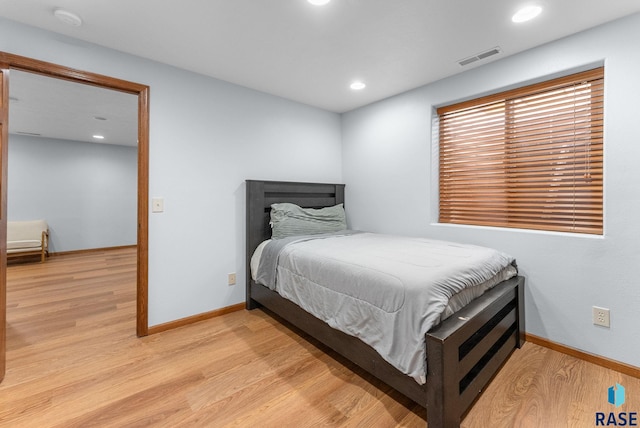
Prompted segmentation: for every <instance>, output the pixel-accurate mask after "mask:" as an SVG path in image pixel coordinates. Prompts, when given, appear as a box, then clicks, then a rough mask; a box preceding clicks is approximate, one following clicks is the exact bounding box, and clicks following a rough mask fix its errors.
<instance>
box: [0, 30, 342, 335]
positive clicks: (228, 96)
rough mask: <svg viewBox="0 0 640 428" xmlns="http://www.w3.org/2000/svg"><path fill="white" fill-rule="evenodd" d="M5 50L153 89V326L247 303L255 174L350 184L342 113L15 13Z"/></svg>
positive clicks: (1, 36) (1, 42) (4, 37)
mask: <svg viewBox="0 0 640 428" xmlns="http://www.w3.org/2000/svg"><path fill="white" fill-rule="evenodd" d="M0 51H5V52H9V53H14V54H18V55H23V56H27V57H32V58H36V59H39V60H44V61H49V62H53V63H56V64H61V65H64V66H69V67H73V68H78V69H81V70H86V71H91V72H96V73H101V74H105V75H109V76H113V77H117V78H121V79H125V80H129V81H134V82H138V83H142V84H146V85H149V86H150V88H151V91H150V103H151V105H150V172H149V180H150V189H149V191H150V196H151V197H164V198H165V212H164V213H161V214H151V213H150V214H149V215H150V218H149V325H157V324H160V323H164V322H168V321H172V320H175V319H179V318H183V317H187V316H191V315H194V314H199V313H202V312H206V311H211V310H215V309H218V308H222V307H225V306H229V305H233V304H236V303H240V302H242V301H244V282H245V275H244V246H245V245H244V240H245V238H244V237H245V231H244V228H245V209H244V207H245V192H244V190H245V188H244V180H245V179H273V180H291V181H323V182H340V181H342V165H341V162H340V158H341V136H340V116H339V115H337V114H334V113H329V112H326V111H323V110H320V109H316V108H312V107H309V106H305V105H302V104H298V103H294V102H291V101H287V100H284V99H281V98H277V97H274V96H271V95H266V94H264V93H260V92H257V91H253V90H250V89H247V88H243V87H240V86H236V85H233V84H230V83H226V82H223V81H220V80H216V79H212V78H208V77H205V76H202V75H198V74H195V73H190V72H187V71H184V70H181V69H178V68H175V67H170V66H167V65H163V64H159V63H156V62H152V61H148V60H145V59H142V58H138V57H134V56H131V55H127V54H123V53H121V52H117V51H114V50H110V49H106V48H102V47H99V46H96V45H92V44H89V43H85V42H81V41H78V40H74V39H71V38H68V37H64V36H61V35H57V34H54V33H50V32H47V31H42V30H38V29H35V28H31V27H27V26H24V25H22V24H18V23H15V22H12V21H8V20H5V19H0ZM197 54H198V55H200V54H203V53H197ZM230 272H236V273H237V282H238V284H237V285H236V286H233V287H229V286H228V285H227V274H228V273H230Z"/></svg>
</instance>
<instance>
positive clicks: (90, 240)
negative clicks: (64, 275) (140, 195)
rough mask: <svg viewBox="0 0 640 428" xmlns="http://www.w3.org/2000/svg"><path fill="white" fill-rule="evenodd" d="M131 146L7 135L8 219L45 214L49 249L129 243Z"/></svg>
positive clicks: (133, 190)
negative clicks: (48, 234)
mask: <svg viewBox="0 0 640 428" xmlns="http://www.w3.org/2000/svg"><path fill="white" fill-rule="evenodd" d="M137 161H138V154H137V149H136V148H135V147H125V146H115V145H108V144H91V143H82V142H77V141H65V140H54V139H48V138H38V137H28V136H22V135H10V136H9V188H8V219H9V220H34V219H40V218H42V219H45V220H46V221H47V223H48V224H49V233H50V237H49V239H50V251H53V252H58V251H73V250H82V249H89V248H104V247H115V246H120V245H135V243H136V223H137V190H138V180H137V168H138V167H137Z"/></svg>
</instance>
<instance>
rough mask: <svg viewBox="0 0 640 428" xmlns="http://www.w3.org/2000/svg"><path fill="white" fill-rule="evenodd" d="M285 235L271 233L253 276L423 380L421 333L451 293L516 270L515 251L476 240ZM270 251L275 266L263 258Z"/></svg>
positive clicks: (483, 285)
mask: <svg viewBox="0 0 640 428" xmlns="http://www.w3.org/2000/svg"><path fill="white" fill-rule="evenodd" d="M280 241H282V240H280ZM289 241H290V242H286V243H285V242H279V241H274V243H278V242H279V243H278V244H276V245H273V248H272V250H273V251H275V253H272V254H271V256H270V257H265V255H267V254H268V252H269V251H270V246H272V244H269V245H267V246H266V247H265V249H264V254H263V257H262V259H261V262H260V267H259V269H258V274H257V278H258V282H263V283H265V285H267V286H270V287H272V288H274V289H275V290H277V292H278V293H280V294H281V295H282V296H283V297H285V298H287V299H289V300H291V301H293V302H295V303H296V304H297V305H299V306H300V307H302V308H303V309H304V310H306V311H307V312H309V313H311V314H313V315H314V316H316V317H317V318H320V319H322V320H324V321H325V322H327V323H328V324H329V325H330V326H331V327H333V328H336V329H338V330H340V331H343V332H345V333H347V334H350V335H352V336H356V337H358V338H360V339H361V340H363V341H364V342H365V343H367V344H369V345H370V346H372V347H373V348H374V349H375V350H376V351H377V352H378V353H379V354H380V355H381V356H382V357H383V358H384V359H385V360H387V361H388V362H389V363H391V364H392V365H393V366H395V367H396V368H397V369H398V370H400V371H401V372H403V373H406V374H407V375H409V376H412V377H413V378H414V379H416V381H418V382H419V383H421V384H422V383H424V382H425V380H426V358H425V343H424V336H425V333H426V332H427V331H428V330H429V329H431V328H432V327H433V326H434V325H436V324H437V323H438V322H439V321H440V318H441V315H442V314H443V311H444V310H445V307H446V306H447V304H448V302H449V299H450V298H451V297H452V296H454V295H456V294H459V293H460V292H461V291H462V290H464V289H465V288H468V287H476V288H479V289H481V290H482V291H484V290H486V289H488V288H490V287H492V286H494V285H495V284H497V283H498V282H500V281H503V280H505V279H508V278H510V277H512V276H515V275H516V274H517V270H516V268H515V263H514V259H513V258H512V257H510V256H508V255H506V254H504V253H501V252H499V251H496V250H493V249H490V248H485V247H478V246H473V245H463V244H457V243H452V242H444V241H435V240H429V239H422V238H408V237H397V236H388V235H379V234H373V233H356V234H351V235H345V236H321V237H302V238H299V239H289ZM278 247H279V248H278ZM269 259H271V260H273V261H274V262H276V263H277V268H276V267H275V266H271V267H269V266H268V261H267V262H264V263H263V261H264V260H269ZM269 269H274V270H275V271H274V272H275V278H274V279H275V283H273V281H271V282H272V284H268V282H270V281H264V280H261V279H264V278H265V275H261V273H264V272H267V271H268V270H269ZM267 277H268V275H267Z"/></svg>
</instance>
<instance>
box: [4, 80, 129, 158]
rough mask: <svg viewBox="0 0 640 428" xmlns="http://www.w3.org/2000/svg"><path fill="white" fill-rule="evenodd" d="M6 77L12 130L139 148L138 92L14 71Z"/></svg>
mask: <svg viewBox="0 0 640 428" xmlns="http://www.w3.org/2000/svg"><path fill="white" fill-rule="evenodd" d="M10 79H11V80H10V81H11V83H10V85H9V98H10V100H9V102H10V104H9V115H10V116H9V133H10V134H17V135H31V136H36V137H44V138H55V139H60V140H73V141H85V142H91V143H103V144H116V145H121V146H137V141H138V97H137V96H135V95H131V94H126V93H124V92H118V91H113V90H110V89H104V88H98V87H95V86H90V85H83V84H80V83H73V82H69V81H67V80H61V79H54V78H51V77H45V76H41V75H38V74H33V73H27V72H23V71H18V70H11V74H10ZM94 135H101V136H103V137H104V139H96V138H94V137H93V136H94Z"/></svg>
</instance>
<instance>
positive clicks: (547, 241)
mask: <svg viewBox="0 0 640 428" xmlns="http://www.w3.org/2000/svg"><path fill="white" fill-rule="evenodd" d="M639 40H640V15H639V14H636V15H633V16H631V17H628V18H626V19H622V20H620V21H616V22H612V23H609V24H607V25H604V26H601V27H599V28H595V29H592V30H590V31H586V32H584V33H581V34H577V35H574V36H571V37H568V38H566V39H562V40H559V41H557V42H554V43H550V44H548V45H545V46H542V47H539V48H537V49H532V50H530V51H527V52H524V53H522V54H519V55H514V56H512V57H508V58H505V59H503V60H500V61H497V62H494V63H491V64H487V65H485V66H482V67H479V68H476V69H473V70H470V71H468V72H465V73H462V74H460V75H457V76H454V77H452V78H449V79H445V80H441V81H439V82H436V83H433V84H430V85H427V86H424V87H422V88H419V89H416V90H412V91H410V92H407V93H404V94H401V95H398V96H396V97H393V98H390V99H388V100H385V101H382V102H379V103H376V104H373V105H370V106H367V107H364V108H361V109H359V110H355V111H352V112H350V113H348V114H345V115H344V116H343V167H344V170H343V173H344V179H345V182H346V183H347V187H346V192H347V195H346V200H347V201H348V205H349V210H348V220H349V222H350V225H351V226H352V227H353V228H356V229H364V230H374V231H380V232H387V233H396V234H407V235H419V236H430V237H434V238H438V239H448V240H453V241H460V242H470V243H476V244H482V245H487V246H491V247H495V248H499V249H501V250H503V251H506V252H508V253H511V254H512V255H514V256H515V257H516V258H517V260H518V265H519V268H520V273H521V274H522V275H524V276H525V277H526V280H527V288H526V290H527V291H526V299H527V301H526V309H527V314H526V321H527V331H528V332H529V333H531V334H534V335H537V336H541V337H544V338H548V339H550V340H552V341H554V342H559V343H562V344H565V345H568V346H571V347H574V348H577V349H581V350H584V351H587V352H591V353H594V354H598V355H602V356H605V357H609V358H612V359H615V360H619V361H622V362H625V363H629V364H633V365H635V366H640V341H639V340H638V326H640V310H639V308H640V285H639V284H640V279H639V276H638V270H637V269H638V266H639V265H640V244H639V243H640V221H638V219H639V218H640V186H638V183H640V168H638V166H637V164H638V159H640V144H638V142H640V126H638V122H639V121H638V119H639V117H640V116H639V111H640V110H639V109H638V105H637V103H638V100H639V99H640V86H638V85H637V76H638V70H640V49H638V41H639ZM602 62H604V63H605V116H606V117H605V141H604V144H605V198H604V209H605V225H604V226H605V234H604V236H585V235H576V234H568V233H545V232H533V231H524V230H514V229H499V228H487V227H472V226H455V225H442V224H438V223H437V221H438V217H437V212H438V194H437V191H438V185H437V159H436V158H435V156H434V153H437V151H435V148H434V141H433V140H432V126H431V120H432V118H433V117H434V108H435V107H437V106H441V105H445V104H447V103H452V102H455V101H459V100H462V99H468V98H470V97H476V96H479V95H482V94H486V93H488V92H496V91H498V90H500V89H504V88H507V87H512V86H515V85H522V84H525V83H529V82H532V81H536V80H540V79H542V78H547V77H553V76H554V75H557V74H558V73H565V72H567V71H569V70H577V69H580V68H584V66H585V65H588V64H601V63H602ZM593 305H597V306H604V307H607V308H610V309H611V328H610V329H606V328H602V327H597V326H594V325H593V324H592V318H591V316H592V315H591V307H592V306H593Z"/></svg>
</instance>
